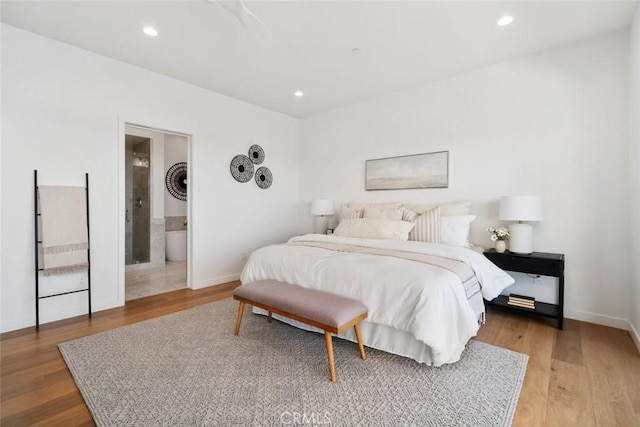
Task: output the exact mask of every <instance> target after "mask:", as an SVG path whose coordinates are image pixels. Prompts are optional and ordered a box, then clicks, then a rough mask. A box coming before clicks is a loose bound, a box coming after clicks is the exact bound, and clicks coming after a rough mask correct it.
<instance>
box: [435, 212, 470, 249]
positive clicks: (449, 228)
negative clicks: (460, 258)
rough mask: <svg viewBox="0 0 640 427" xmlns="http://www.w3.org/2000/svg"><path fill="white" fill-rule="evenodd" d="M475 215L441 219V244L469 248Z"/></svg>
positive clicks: (443, 217)
mask: <svg viewBox="0 0 640 427" xmlns="http://www.w3.org/2000/svg"><path fill="white" fill-rule="evenodd" d="M474 219H476V216H475V215H456V216H441V217H440V243H445V244H447V245H454V246H464V247H467V248H468V247H469V228H470V227H471V222H472V221H473V220H474Z"/></svg>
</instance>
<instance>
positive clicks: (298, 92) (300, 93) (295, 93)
mask: <svg viewBox="0 0 640 427" xmlns="http://www.w3.org/2000/svg"><path fill="white" fill-rule="evenodd" d="M293 94H294V95H295V96H297V97H300V96H303V95H304V92H301V91H299V90H297V91H295V92H294V93H293Z"/></svg>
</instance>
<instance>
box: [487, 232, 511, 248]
mask: <svg viewBox="0 0 640 427" xmlns="http://www.w3.org/2000/svg"><path fill="white" fill-rule="evenodd" d="M488 231H489V233H490V234H491V240H493V241H494V242H496V243H495V248H496V252H498V253H500V254H501V253H503V252H504V251H506V250H507V240H509V230H507V229H506V228H504V227H500V228H489V229H488Z"/></svg>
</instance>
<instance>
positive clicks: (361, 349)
mask: <svg viewBox="0 0 640 427" xmlns="http://www.w3.org/2000/svg"><path fill="white" fill-rule="evenodd" d="M353 329H355V330H356V338H357V339H358V348H359V349H360V357H362V359H363V360H364V359H366V358H367V355H366V354H364V345H362V335H360V324H359V323H358V324H356V325H355V326H354V327H353Z"/></svg>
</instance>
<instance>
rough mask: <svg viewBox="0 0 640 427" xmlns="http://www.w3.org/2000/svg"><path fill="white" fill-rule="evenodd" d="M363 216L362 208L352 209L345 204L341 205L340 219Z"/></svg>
mask: <svg viewBox="0 0 640 427" xmlns="http://www.w3.org/2000/svg"><path fill="white" fill-rule="evenodd" d="M357 218H362V210H357V209H352V208H349V207H347V206H345V205H342V206H341V207H340V221H342V220H343V219H357Z"/></svg>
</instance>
